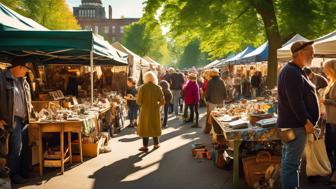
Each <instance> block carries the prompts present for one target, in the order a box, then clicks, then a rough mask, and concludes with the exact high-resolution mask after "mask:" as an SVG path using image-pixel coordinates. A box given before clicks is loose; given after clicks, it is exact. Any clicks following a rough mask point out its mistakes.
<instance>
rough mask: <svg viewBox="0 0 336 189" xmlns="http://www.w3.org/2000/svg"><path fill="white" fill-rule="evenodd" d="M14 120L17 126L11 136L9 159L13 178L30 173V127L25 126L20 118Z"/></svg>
mask: <svg viewBox="0 0 336 189" xmlns="http://www.w3.org/2000/svg"><path fill="white" fill-rule="evenodd" d="M14 120H15V124H16V126H15V128H14V129H13V131H12V133H11V136H10V141H9V153H8V158H7V161H8V167H9V169H10V174H11V176H14V175H18V174H23V173H24V171H25V172H27V171H29V170H27V169H28V167H29V157H28V155H29V152H28V151H29V149H28V125H25V124H24V123H23V120H22V119H20V118H17V117H15V119H14ZM30 164H31V162H30Z"/></svg>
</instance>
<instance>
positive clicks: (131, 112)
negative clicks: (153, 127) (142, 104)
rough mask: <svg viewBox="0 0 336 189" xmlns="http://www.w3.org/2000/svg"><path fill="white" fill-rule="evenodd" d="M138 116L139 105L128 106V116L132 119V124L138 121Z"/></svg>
mask: <svg viewBox="0 0 336 189" xmlns="http://www.w3.org/2000/svg"><path fill="white" fill-rule="evenodd" d="M137 117H138V107H137V106H128V118H129V119H130V121H131V124H133V123H134V121H136V119H137Z"/></svg>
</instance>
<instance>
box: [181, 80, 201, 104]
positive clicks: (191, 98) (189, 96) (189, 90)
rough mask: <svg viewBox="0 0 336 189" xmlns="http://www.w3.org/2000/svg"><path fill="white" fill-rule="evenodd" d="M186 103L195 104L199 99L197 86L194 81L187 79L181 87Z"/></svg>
mask: <svg viewBox="0 0 336 189" xmlns="http://www.w3.org/2000/svg"><path fill="white" fill-rule="evenodd" d="M183 95H184V102H185V104H186V105H192V104H197V103H198V102H199V100H200V92H199V86H198V84H197V82H196V81H192V80H189V81H188V82H187V84H186V85H185V86H184V88H183Z"/></svg>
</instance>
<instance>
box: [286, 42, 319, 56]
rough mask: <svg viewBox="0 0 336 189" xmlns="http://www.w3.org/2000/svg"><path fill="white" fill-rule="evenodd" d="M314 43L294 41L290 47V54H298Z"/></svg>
mask: <svg viewBox="0 0 336 189" xmlns="http://www.w3.org/2000/svg"><path fill="white" fill-rule="evenodd" d="M313 43H314V41H296V42H295V43H293V44H292V46H291V52H292V54H294V53H296V52H299V51H300V50H302V49H304V48H306V47H308V46H310V45H312V44H313Z"/></svg>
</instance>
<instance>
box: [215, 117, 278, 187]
mask: <svg viewBox="0 0 336 189" xmlns="http://www.w3.org/2000/svg"><path fill="white" fill-rule="evenodd" d="M211 116H212V120H213V127H214V131H215V132H216V133H219V132H222V134H223V135H224V137H225V139H226V140H227V141H233V142H234V147H233V158H234V159H233V188H234V189H238V188H239V147H240V144H241V143H242V141H273V140H280V137H279V135H278V132H277V128H274V127H272V128H261V127H256V126H252V125H249V127H248V128H246V129H231V128H229V127H227V126H226V125H225V122H221V121H219V119H218V117H216V116H213V115H211Z"/></svg>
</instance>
